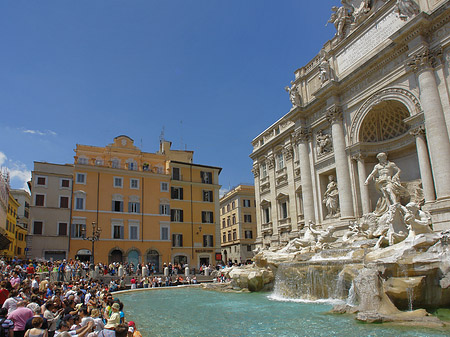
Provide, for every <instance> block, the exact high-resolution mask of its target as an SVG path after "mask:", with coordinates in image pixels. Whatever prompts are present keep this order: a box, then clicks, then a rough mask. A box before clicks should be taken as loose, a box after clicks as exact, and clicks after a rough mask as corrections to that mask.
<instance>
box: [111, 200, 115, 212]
mask: <svg viewBox="0 0 450 337" xmlns="http://www.w3.org/2000/svg"><path fill="white" fill-rule="evenodd" d="M111 205H112V206H111V210H112V211H113V212H114V211H115V210H116V209H115V207H114V206H115V203H114V200H113V201H112V204H111Z"/></svg>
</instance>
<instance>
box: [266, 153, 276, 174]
mask: <svg viewBox="0 0 450 337" xmlns="http://www.w3.org/2000/svg"><path fill="white" fill-rule="evenodd" d="M266 164H267V167H268V168H269V169H270V170H271V169H273V168H274V167H275V158H274V157H273V154H269V155H268V156H267V158H266Z"/></svg>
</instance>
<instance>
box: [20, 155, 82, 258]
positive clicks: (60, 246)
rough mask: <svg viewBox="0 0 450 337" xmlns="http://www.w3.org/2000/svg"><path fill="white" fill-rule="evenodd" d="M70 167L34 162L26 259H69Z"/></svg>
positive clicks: (71, 167) (71, 168)
mask: <svg viewBox="0 0 450 337" xmlns="http://www.w3.org/2000/svg"><path fill="white" fill-rule="evenodd" d="M72 176H73V165H69V164H66V165H60V164H51V163H43V162H34V169H33V171H32V172H31V184H30V187H31V206H30V219H31V220H30V223H31V226H29V228H28V233H29V236H28V237H27V250H28V251H27V257H29V258H38V259H46V260H49V259H54V260H60V259H65V258H67V257H68V251H69V224H70V216H71V200H72Z"/></svg>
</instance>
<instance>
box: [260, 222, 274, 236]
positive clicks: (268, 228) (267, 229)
mask: <svg viewBox="0 0 450 337" xmlns="http://www.w3.org/2000/svg"><path fill="white" fill-rule="evenodd" d="M272 233H273V229H272V222H268V223H264V224H262V225H261V234H263V235H265V234H269V235H271V234H272Z"/></svg>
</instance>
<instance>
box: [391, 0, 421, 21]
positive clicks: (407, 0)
mask: <svg viewBox="0 0 450 337" xmlns="http://www.w3.org/2000/svg"><path fill="white" fill-rule="evenodd" d="M395 8H396V10H397V12H398V16H399V18H400V19H402V20H408V18H410V17H412V16H414V15H416V14H419V12H420V8H419V5H418V4H417V3H415V2H414V1H413V0H397V3H396V4H395Z"/></svg>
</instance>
